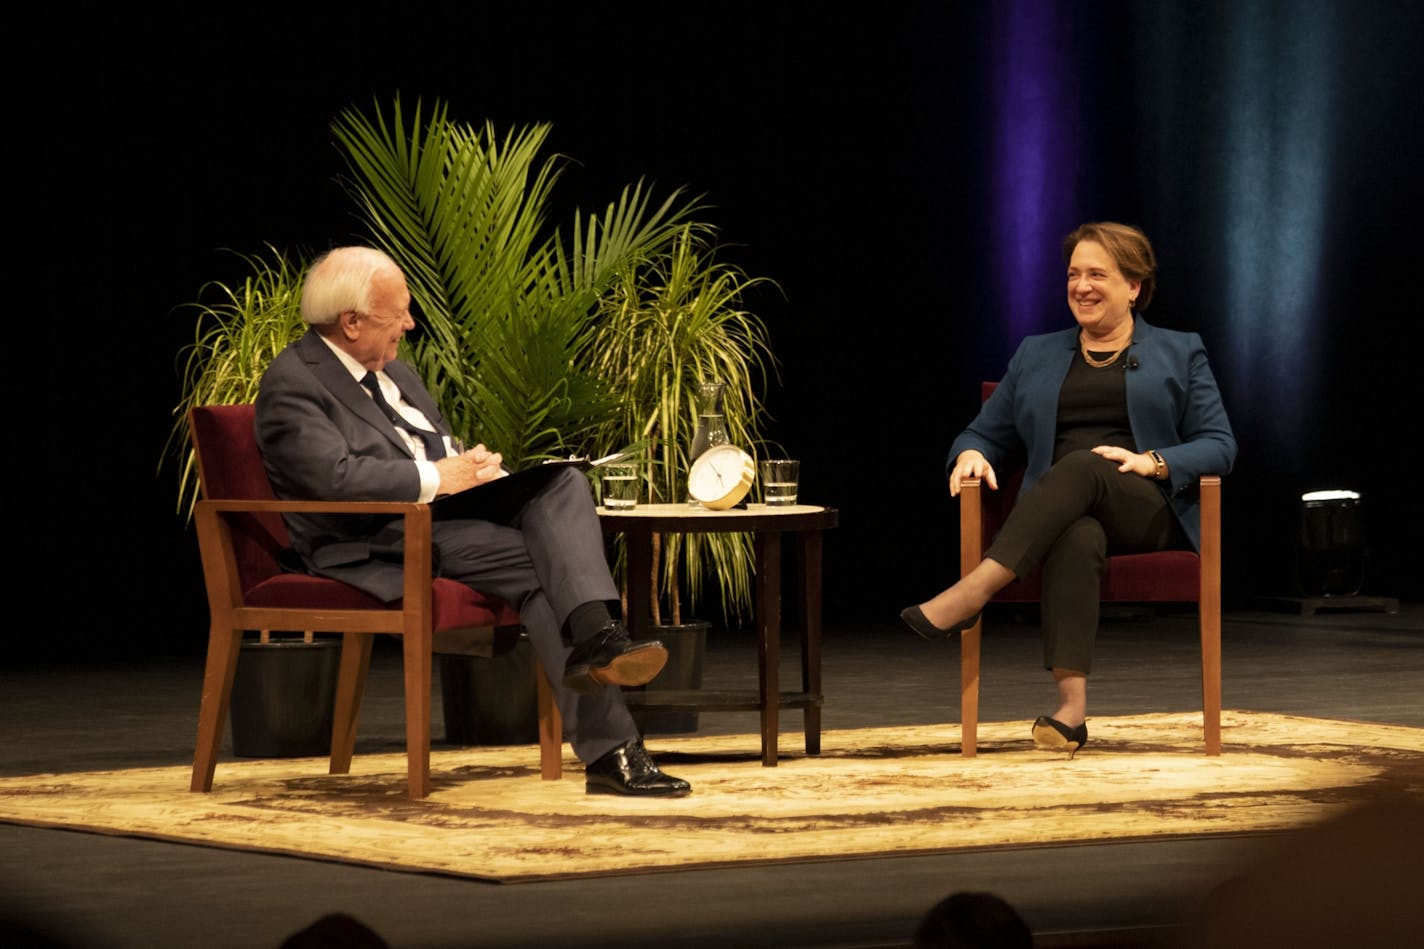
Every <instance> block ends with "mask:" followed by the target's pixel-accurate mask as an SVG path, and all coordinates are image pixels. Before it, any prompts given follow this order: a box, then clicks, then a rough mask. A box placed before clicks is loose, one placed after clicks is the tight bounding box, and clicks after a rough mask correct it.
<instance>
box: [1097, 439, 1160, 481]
mask: <svg viewBox="0 0 1424 949" xmlns="http://www.w3.org/2000/svg"><path fill="white" fill-rule="evenodd" d="M1093 454H1095V455H1102V456H1103V457H1104V458H1106V459H1107V460H1108V461H1116V462H1117V463H1118V466H1117V470H1118V471H1121V472H1122V473H1123V474H1127V473H1128V472H1132V473H1133V474H1139V475H1142V477H1144V478H1155V477H1157V462H1155V461H1153V460H1152V456H1151V455H1147V454H1142V455H1138V454H1134V453H1133V452H1130V451H1128V450H1127V449H1126V448H1115V447H1114V446H1112V445H1099V446H1098V447H1096V448H1094V449H1093Z"/></svg>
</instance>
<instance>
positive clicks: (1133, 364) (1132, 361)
mask: <svg viewBox="0 0 1424 949" xmlns="http://www.w3.org/2000/svg"><path fill="white" fill-rule="evenodd" d="M1136 368H1137V357H1136V356H1134V355H1132V354H1130V353H1129V354H1128V357H1127V361H1126V362H1124V363H1123V364H1122V371H1123V372H1127V370H1129V369H1136Z"/></svg>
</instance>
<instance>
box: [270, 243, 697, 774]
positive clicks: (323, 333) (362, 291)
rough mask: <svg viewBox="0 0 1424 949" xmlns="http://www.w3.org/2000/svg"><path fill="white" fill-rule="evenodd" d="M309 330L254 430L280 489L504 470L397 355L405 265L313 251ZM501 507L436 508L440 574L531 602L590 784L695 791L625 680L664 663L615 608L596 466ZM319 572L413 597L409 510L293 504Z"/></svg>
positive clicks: (531, 616)
mask: <svg viewBox="0 0 1424 949" xmlns="http://www.w3.org/2000/svg"><path fill="white" fill-rule="evenodd" d="M302 318H303V319H304V320H306V322H307V323H308V325H309V326H310V330H309V332H308V333H307V334H306V335H305V336H303V337H302V338H301V339H299V340H297V341H296V342H295V343H293V344H292V345H290V346H288V347H287V348H286V349H285V350H284V351H283V352H281V353H280V354H278V356H277V357H276V358H275V359H274V360H273V361H272V365H271V366H270V367H269V368H268V370H267V372H266V373H265V374H264V375H263V377H262V383H261V388H260V391H259V393H258V396H257V441H258V444H259V446H260V447H261V450H262V457H263V461H264V463H265V465H266V468H267V473H268V475H269V476H270V478H271V481H272V486H273V488H274V489H275V491H276V493H277V495H278V496H279V497H283V498H323V499H335V500H400V501H410V500H415V501H431V500H433V499H435V498H436V497H440V496H444V495H452V494H456V493H459V492H462V491H467V490H469V489H471V488H475V487H476V486H478V485H482V484H485V483H486V482H490V481H493V480H495V479H498V478H503V477H505V476H507V475H508V472H507V471H506V469H505V468H504V467H503V466H502V463H501V458H500V456H499V454H498V453H496V452H492V451H489V450H488V449H487V448H485V446H483V445H477V446H475V447H474V448H472V449H470V450H468V451H463V452H459V451H455V452H452V451H450V449H451V448H452V447H453V446H452V444H451V442H450V440H449V439H450V431H449V427H448V425H447V423H446V421H445V418H444V416H443V415H442V414H441V412H440V409H439V407H438V406H436V404H435V401H434V399H432V398H431V396H430V394H429V392H427V391H426V389H425V386H424V385H423V384H422V383H421V381H420V378H419V377H418V376H417V375H416V373H415V371H414V370H412V369H411V368H410V367H409V366H407V365H405V364H404V363H402V362H400V361H399V360H397V359H396V351H397V349H398V347H399V345H400V341H401V338H402V337H403V336H404V335H405V333H406V331H407V330H410V329H412V328H414V326H415V323H414V321H413V320H412V319H411V315H410V292H409V291H408V290H407V288H406V281H405V276H404V274H403V273H402V272H401V270H400V268H399V266H398V265H397V264H396V263H395V262H394V261H393V260H391V258H390V257H388V256H387V255H386V254H384V253H382V252H381V251H378V250H375V249H372V248H369V247H340V248H336V249H334V250H331V251H328V252H327V253H326V254H324V255H323V256H322V257H320V258H319V259H318V260H317V261H316V262H315V263H313V264H312V266H311V269H310V270H309V272H308V274H307V278H306V283H305V284H304V286H303V288H302ZM489 518H490V519H482V518H475V517H469V518H458V519H438V520H437V521H436V522H435V524H434V525H433V534H434V536H433V544H434V547H435V551H434V554H435V559H436V563H437V564H438V569H439V573H440V575H441V576H444V577H449V578H451V579H454V580H458V581H460V582H463V583H467V584H469V585H470V586H471V587H473V588H475V589H478V590H479V591H480V592H481V593H485V594H488V595H491V596H497V597H499V598H500V599H503V600H504V601H505V602H507V603H509V604H511V605H512V606H513V607H514V608H515V609H517V610H518V611H519V614H520V618H521V620H522V622H523V623H524V626H525V628H526V629H527V630H528V632H529V638H530V641H531V642H532V643H533V645H534V648H535V650H536V651H537V653H538V655H539V660H540V662H541V663H542V664H543V666H544V668H545V669H549V670H556V669H563V676H562V681H561V682H557V683H555V687H554V691H555V695H556V698H557V701H558V703H559V709H560V711H561V712H562V714H563V716H564V721H565V725H566V728H567V729H568V731H569V734H570V741H571V742H572V745H573V749H574V753H575V754H576V755H578V757H579V759H580V760H582V761H583V762H585V764H586V769H585V771H586V776H587V777H586V782H587V783H586V788H587V791H588V792H589V793H591V794H592V793H612V794H630V795H665V796H676V795H683V794H687V793H688V792H689V791H690V787H689V785H688V784H687V782H686V781H683V780H681V779H678V778H674V777H672V776H671V775H668V774H666V773H664V772H663V771H661V770H660V769H659V768H658V767H657V765H656V764H654V762H653V761H652V758H651V757H650V756H649V755H648V753H647V750H646V749H645V748H644V747H643V743H642V741H641V739H640V738H639V736H638V730H637V726H636V725H635V724H634V722H633V719H632V716H631V715H630V714H629V713H628V710H627V708H626V706H625V705H624V702H623V696H622V692H621V690H620V689H619V686H624V685H641V684H643V683H646V682H647V681H649V680H650V679H652V677H653V676H655V675H656V674H657V673H658V671H659V670H660V669H661V668H662V666H663V664H664V663H665V662H666V661H667V650H666V648H665V647H664V646H663V645H662V644H661V643H658V642H655V641H654V642H633V641H632V640H631V638H630V637H629V635H628V632H627V630H626V629H625V628H624V627H623V625H622V624H621V623H619V622H618V621H616V620H615V619H614V618H613V617H612V614H611V612H610V608H609V607H610V604H611V603H612V602H614V601H616V600H617V599H618V590H617V587H616V585H615V584H614V582H613V579H612V577H611V575H610V574H609V570H608V563H607V559H606V557H605V554H604V548H603V538H602V533H601V531H600V529H599V525H598V518H597V514H596V513H595V511H594V502H593V497H592V492H591V491H590V490H589V486H588V482H587V479H585V478H584V476H583V475H582V474H580V473H579V472H578V471H576V470H573V469H572V468H566V469H563V470H561V471H559V472H558V474H557V475H556V476H555V477H553V478H551V479H550V480H549V481H548V483H547V484H545V485H544V486H543V487H541V488H540V489H539V490H538V492H537V493H536V494H535V495H534V496H533V497H532V498H531V499H530V500H528V502H527V503H525V504H523V505H522V506H520V507H518V508H517V509H515V510H512V511H508V512H501V513H498V514H491V515H489ZM287 525H288V528H289V530H290V533H291V535H292V545H293V547H294V548H295V550H296V552H297V554H298V555H300V557H301V559H302V561H303V563H304V564H305V566H306V568H307V570H308V571H310V572H311V573H314V574H319V575H322V576H327V577H333V578H335V579H338V580H343V581H345V582H347V583H350V584H351V585H352V586H355V587H358V588H360V589H362V590H365V591H367V592H369V593H371V594H372V595H374V596H377V597H380V598H381V599H383V600H386V601H391V600H395V599H398V598H399V597H400V595H401V563H400V556H401V553H400V551H401V545H402V542H403V537H402V531H403V522H402V521H401V519H399V518H395V519H390V518H384V517H380V518H361V517H353V516H350V515H343V516H337V517H330V516H328V517H321V516H312V515H301V516H294V515H289V516H288V517H287Z"/></svg>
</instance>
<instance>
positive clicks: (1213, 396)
mask: <svg viewBox="0 0 1424 949" xmlns="http://www.w3.org/2000/svg"><path fill="white" fill-rule="evenodd" d="M1076 358H1078V327H1077V326H1072V327H1069V328H1068V329H1064V330H1059V331H1058V332H1055V333H1044V334H1042V335H1040V336H1030V337H1028V338H1026V339H1025V340H1024V341H1023V342H1022V343H1020V344H1019V348H1018V351H1017V352H1015V353H1014V355H1013V358H1012V359H1010V360H1009V367H1008V369H1007V370H1005V372H1004V377H1003V379H1001V380H1000V382H999V385H998V388H996V389H995V390H994V393H993V394H992V395H991V396H989V398H988V400H986V401H985V402H984V404H983V406H982V407H981V408H980V410H979V414H978V415H977V416H976V417H975V419H974V421H973V422H971V423H970V424H969V426H968V427H967V428H966V429H965V430H964V431H963V432H961V433H960V434H959V437H957V438H956V439H955V440H954V444H953V445H952V446H951V447H950V449H949V459H948V461H947V463H946V466H945V471H946V473H948V471H949V470H950V469H952V468H953V466H954V460H955V459H956V458H958V457H959V453H960V452H962V451H964V450H966V449H969V448H974V449H977V450H978V451H980V452H982V453H983V455H984V457H985V458H987V459H988V460H989V464H991V465H993V466H994V470H995V472H997V473H999V475H1000V477H1003V476H1005V475H1007V474H1008V473H1009V472H1011V471H1013V470H1015V469H1016V468H1017V467H1018V465H1019V464H1023V466H1024V478H1023V488H1022V489H1021V490H1028V488H1029V487H1030V486H1032V484H1033V483H1034V482H1035V481H1037V480H1038V479H1039V478H1040V477H1042V476H1043V473H1044V472H1045V471H1047V470H1048V468H1049V466H1050V465H1051V464H1052V463H1053V444H1054V438H1055V434H1056V431H1057V425H1058V390H1059V389H1060V388H1061V387H1062V385H1063V379H1064V377H1065V376H1067V374H1068V369H1069V367H1070V366H1071V365H1072V363H1073V360H1074V359H1076ZM1122 359H1123V365H1124V366H1125V367H1126V366H1129V365H1130V366H1132V367H1133V368H1130V369H1125V371H1126V373H1127V418H1128V423H1129V424H1130V426H1131V428H1132V438H1133V441H1134V442H1135V443H1136V445H1137V450H1138V451H1149V450H1153V449H1155V450H1156V451H1158V452H1160V453H1161V455H1162V460H1163V461H1165V462H1166V463H1167V468H1168V470H1169V472H1170V477H1169V478H1168V480H1167V481H1166V482H1163V490H1165V491H1166V492H1167V496H1168V500H1169V502H1170V503H1171V505H1172V510H1173V511H1174V512H1175V513H1176V515H1177V520H1178V521H1179V522H1180V523H1181V525H1182V529H1183V530H1184V531H1185V532H1186V534H1187V537H1188V538H1190V540H1191V542H1192V546H1193V547H1194V548H1195V549H1197V550H1200V549H1201V508H1200V501H1199V499H1198V497H1197V492H1196V491H1195V490H1194V488H1195V487H1196V484H1197V481H1198V479H1199V478H1200V477H1201V476H1202V475H1204V474H1218V475H1225V474H1227V473H1229V472H1230V471H1231V466H1232V464H1233V463H1234V462H1235V460H1236V438H1235V436H1234V435H1233V434H1232V432H1231V423H1230V422H1229V421H1228V420H1227V418H1226V408H1225V407H1224V406H1223V405H1222V402H1221V390H1220V389H1218V388H1217V385H1216V377H1215V376H1213V375H1212V372H1211V367H1210V366H1209V365H1208V364H1207V358H1206V347H1205V345H1203V343H1202V340H1201V337H1200V336H1198V335H1197V334H1196V333H1184V332H1178V331H1176V330H1166V329H1160V328H1158V327H1155V326H1153V325H1151V324H1150V323H1148V322H1147V321H1146V320H1144V319H1143V318H1142V317H1141V316H1135V317H1134V323H1133V329H1132V346H1131V348H1129V349H1128V351H1127V352H1126V353H1124V354H1123V356H1122Z"/></svg>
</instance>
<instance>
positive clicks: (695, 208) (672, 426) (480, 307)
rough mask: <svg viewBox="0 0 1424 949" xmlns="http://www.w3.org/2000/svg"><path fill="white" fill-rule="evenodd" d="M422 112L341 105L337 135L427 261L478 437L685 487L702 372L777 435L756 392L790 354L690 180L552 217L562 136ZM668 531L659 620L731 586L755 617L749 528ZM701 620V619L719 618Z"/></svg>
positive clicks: (425, 296) (742, 428) (359, 182)
mask: <svg viewBox="0 0 1424 949" xmlns="http://www.w3.org/2000/svg"><path fill="white" fill-rule="evenodd" d="M421 112H422V110H421V107H420V106H419V104H417V106H416V108H415V111H414V112H413V113H412V114H411V115H410V117H409V118H407V116H406V113H405V111H404V110H403V108H402V105H401V102H400V100H399V98H397V99H396V100H395V101H394V103H393V106H392V108H391V109H390V110H389V114H388V115H386V114H382V113H381V112H380V111H379V110H378V111H377V112H376V113H375V114H374V115H366V114H364V113H362V112H360V111H358V110H355V109H348V110H346V111H345V112H343V113H342V114H341V115H340V116H339V117H338V118H337V120H336V121H335V122H334V123H333V131H334V133H335V135H336V138H337V140H338V142H339V143H340V144H341V146H342V147H343V149H344V151H345V154H346V159H347V165H348V170H349V175H348V177H347V181H346V183H347V187H348V189H349V191H350V193H351V194H352V196H353V198H354V199H355V201H356V203H357V204H358V206H359V207H360V208H361V210H362V215H363V217H364V218H365V221H366V224H367V226H368V228H369V229H370V231H371V233H372V234H373V235H374V236H375V239H376V241H377V242H378V243H379V244H380V246H381V247H382V248H383V249H385V250H386V251H387V252H388V253H389V254H390V255H391V256H392V257H394V258H395V259H396V260H397V261H399V262H400V263H401V265H402V266H403V267H404V268H405V270H406V272H407V274H409V275H411V278H410V282H411V294H412V297H413V298H414V300H415V301H416V303H417V305H418V306H419V308H420V309H421V311H422V316H423V327H424V328H423V332H422V333H421V334H420V336H419V337H418V338H417V339H416V340H415V341H414V342H413V344H412V351H413V353H414V359H415V362H416V364H417V365H418V366H419V367H420V369H421V371H422V374H423V375H424V377H425V378H426V381H427V384H428V385H429V386H430V388H431V391H432V392H433V393H435V394H436V395H437V398H440V399H441V400H442V407H443V408H445V409H446V414H447V417H449V418H451V419H452V421H454V423H455V425H456V427H457V431H459V430H460V429H461V428H462V427H463V431H462V432H461V433H462V434H463V435H464V437H465V438H466V440H467V441H471V442H484V443H486V444H489V445H492V446H498V447H499V450H500V451H501V452H503V453H504V455H505V457H506V458H507V459H510V460H511V461H512V463H513V464H514V466H516V467H520V466H523V465H524V464H527V463H531V462H533V461H537V460H540V459H542V458H548V457H555V456H563V455H567V454H578V455H589V456H596V455H602V454H607V453H609V452H612V451H619V450H623V451H630V452H631V453H633V454H634V455H635V457H638V458H640V459H641V460H642V461H643V463H644V464H645V465H646V469H645V470H646V471H647V473H648V474H647V481H646V487H647V492H648V497H649V499H650V500H653V499H656V500H670V499H674V498H676V499H679V500H680V499H682V498H685V497H686V483H685V482H686V473H687V469H688V466H689V464H690V458H689V457H688V451H689V447H690V445H689V443H690V440H691V435H692V430H693V426H694V425H695V424H696V418H697V387H698V385H699V384H700V383H701V382H705V381H714V380H715V381H721V382H724V383H725V384H726V393H727V416H728V419H729V423H730V428H731V430H730V433H729V434H730V437H731V438H732V440H733V441H736V442H737V443H739V444H742V445H743V446H744V447H749V448H752V449H753V450H755V446H759V445H761V444H762V443H763V441H764V439H763V438H762V436H761V435H760V432H759V426H760V425H761V423H762V422H763V421H764V413H763V410H762V402H761V399H760V392H761V390H762V386H763V384H764V383H765V381H766V373H767V370H768V369H770V368H771V367H772V366H773V365H774V364H773V361H772V358H771V353H770V349H769V347H768V345H767V334H766V330H765V327H764V325H763V324H762V323H761V321H760V320H759V319H758V318H757V317H755V316H754V315H753V314H751V313H749V312H748V311H747V310H746V309H745V308H744V306H743V305H742V301H743V296H744V295H745V294H746V292H747V291H748V290H750V289H751V288H752V287H754V286H756V285H758V284H760V283H762V282H764V281H763V280H762V279H760V278H751V277H748V276H747V275H746V274H744V273H742V272H741V271H740V270H738V269H737V268H735V267H733V266H731V265H729V264H726V263H723V262H721V261H719V260H717V259H716V245H715V230H714V229H713V228H712V227H711V226H710V225H708V224H706V223H705V222H703V221H700V220H699V219H698V217H697V215H698V213H699V212H700V211H701V210H702V207H701V205H700V203H699V202H698V201H697V200H695V199H691V198H688V197H687V196H685V195H684V194H683V192H682V191H680V190H679V191H674V192H673V193H672V194H671V195H670V196H669V197H668V198H666V199H664V200H662V201H657V202H655V201H654V200H653V199H652V197H651V195H650V193H649V192H648V191H647V190H646V189H645V188H644V187H643V185H642V183H638V184H636V185H632V186H629V187H628V188H626V189H624V191H623V193H622V194H621V195H620V197H619V199H618V200H617V201H615V202H612V203H610V204H609V205H608V206H607V208H606V210H605V211H604V213H603V214H602V215H590V216H588V217H587V218H584V217H583V216H582V215H580V214H578V213H575V215H574V220H573V226H572V228H571V229H570V230H569V231H568V232H567V238H566V237H565V232H563V231H561V230H560V229H559V228H557V227H555V226H552V225H551V224H550V223H549V222H548V220H547V217H548V207H549V199H550V195H551V192H552V188H553V185H554V183H555V182H556V181H557V179H558V176H559V172H560V169H561V165H560V164H559V162H558V161H557V160H556V159H548V160H544V161H540V160H538V158H537V156H538V152H539V149H540V148H541V147H542V145H543V144H544V142H545V140H546V138H547V135H548V133H549V127H548V126H547V125H534V126H530V127H528V128H525V129H522V130H516V131H513V132H510V133H508V134H507V135H505V136H503V137H500V136H497V135H496V134H495V132H494V130H493V129H492V128H491V127H490V126H489V125H488V124H486V125H485V126H483V127H482V128H476V127H473V126H469V125H465V124H461V123H458V122H456V121H453V120H452V119H451V118H450V116H449V112H448V108H447V107H446V106H444V105H443V104H440V103H437V104H436V105H435V106H434V107H433V108H432V109H431V110H430V112H429V117H428V118H425V119H423V118H422V114H421ZM661 540H662V542H661V544H660V546H659V549H660V551H661V556H660V557H659V558H658V564H659V565H658V567H657V570H658V578H659V582H657V583H655V585H654V586H655V589H656V591H657V593H656V600H657V602H656V603H655V604H654V605H653V615H654V617H655V619H656V621H657V622H659V623H662V622H663V620H664V618H666V620H667V621H668V623H667V624H665V625H668V624H670V625H671V626H673V627H679V626H681V625H682V624H683V615H682V614H683V597H684V594H685V595H686V597H687V598H688V600H689V606H690V605H691V604H693V603H696V602H697V601H698V598H699V597H700V596H702V595H703V593H704V592H705V591H704V587H705V585H706V584H707V583H708V582H709V581H715V582H716V583H717V585H718V588H719V592H720V595H721V601H722V605H723V607H724V612H729V613H730V615H735V616H742V615H746V614H749V612H750V605H751V598H752V569H753V553H752V548H751V540H750V538H748V537H746V536H745V535H725V536H717V535H699V536H685V537H683V536H670V537H667V538H662V539H661ZM704 626H705V624H704Z"/></svg>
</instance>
